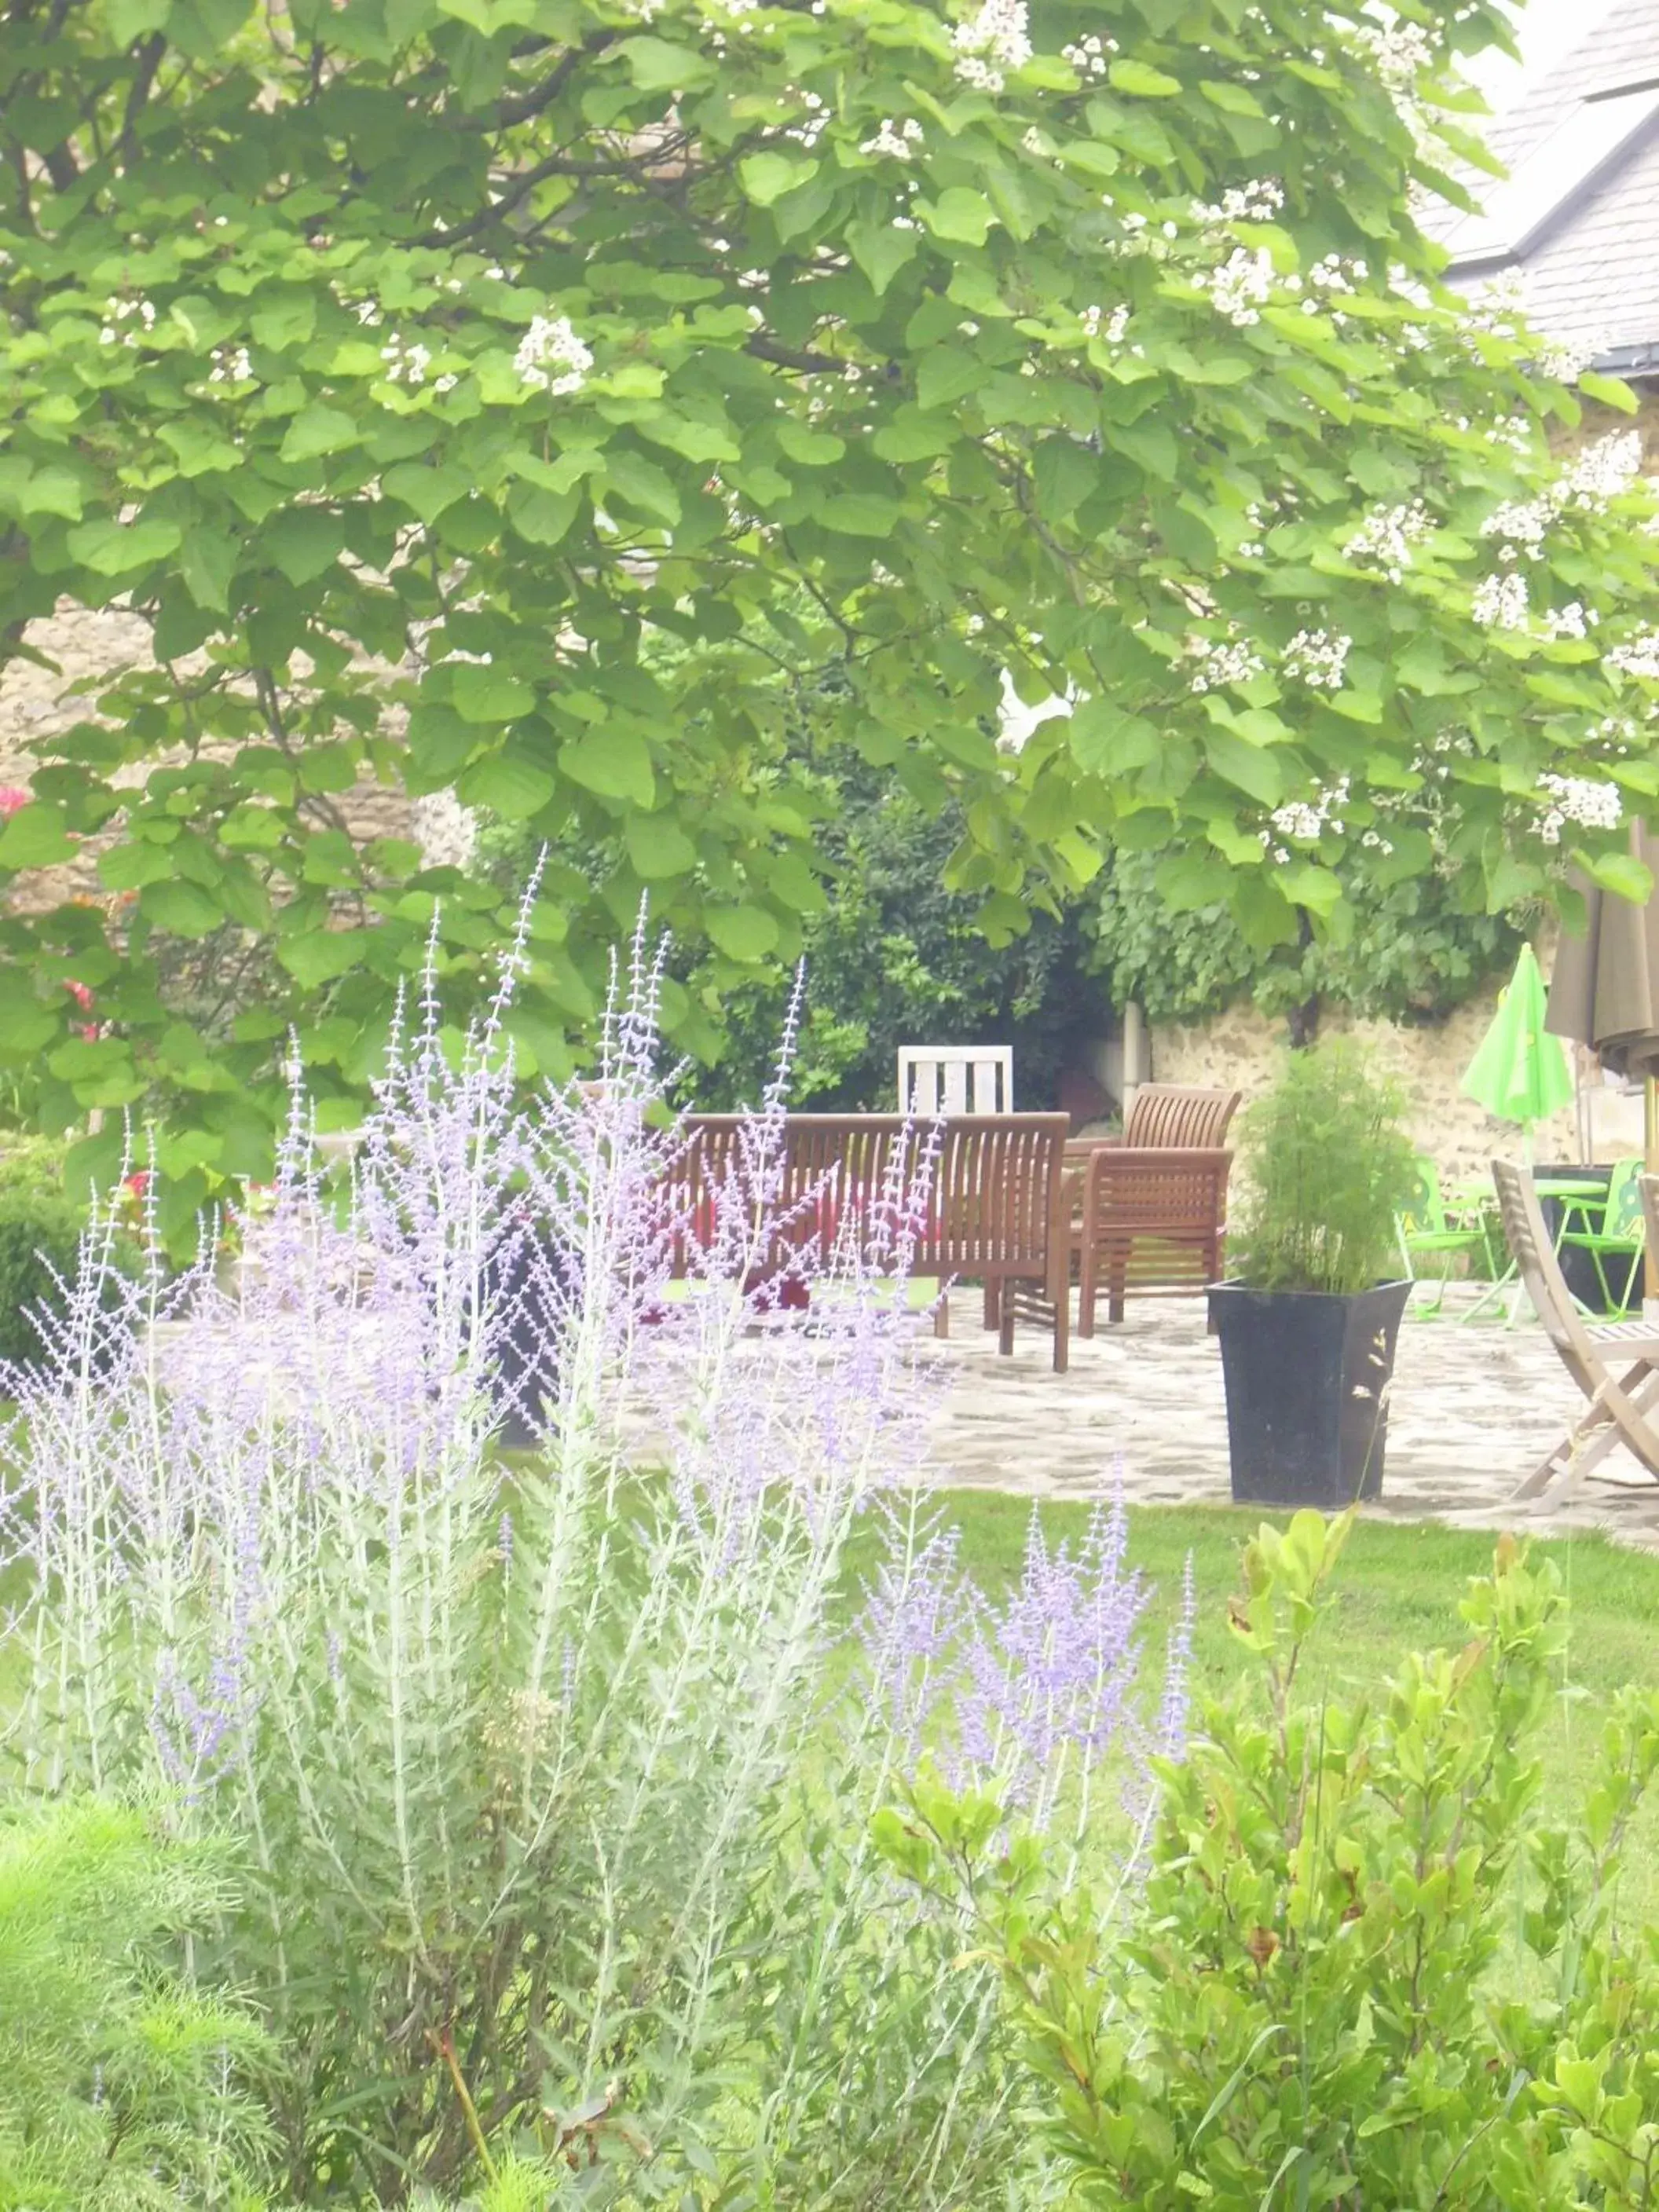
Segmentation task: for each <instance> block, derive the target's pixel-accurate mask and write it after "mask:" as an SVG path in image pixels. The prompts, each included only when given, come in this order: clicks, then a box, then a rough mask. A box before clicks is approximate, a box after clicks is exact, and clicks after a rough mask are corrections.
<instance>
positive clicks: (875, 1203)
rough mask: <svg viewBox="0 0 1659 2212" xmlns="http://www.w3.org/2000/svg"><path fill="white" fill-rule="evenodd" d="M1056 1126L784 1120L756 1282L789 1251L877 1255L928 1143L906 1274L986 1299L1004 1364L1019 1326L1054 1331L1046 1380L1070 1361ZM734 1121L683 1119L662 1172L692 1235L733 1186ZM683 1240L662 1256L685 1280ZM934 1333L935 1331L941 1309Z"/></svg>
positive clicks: (972, 1117)
mask: <svg viewBox="0 0 1659 2212" xmlns="http://www.w3.org/2000/svg"><path fill="white" fill-rule="evenodd" d="M1068 1126H1069V1124H1068V1122H1067V1121H1066V1116H1065V1115H1063V1114H995V1115H981V1114H969V1115H953V1116H951V1118H950V1119H948V1120H946V1121H943V1122H940V1123H938V1124H935V1125H933V1127H927V1126H924V1125H922V1124H921V1123H919V1122H917V1121H914V1120H913V1119H912V1118H911V1117H909V1116H908V1115H902V1114H792V1115H789V1116H788V1117H787V1120H786V1121H785V1123H784V1137H783V1151H782V1158H781V1162H780V1164H779V1166H780V1176H779V1182H780V1188H779V1190H778V1193H777V1196H776V1200H775V1213H776V1216H777V1218H778V1219H779V1221H780V1224H781V1230H780V1234H779V1236H778V1237H776V1238H775V1249H773V1250H772V1251H771V1252H769V1254H768V1255H765V1266H764V1268H763V1272H776V1271H778V1270H780V1269H783V1268H787V1262H788V1258H789V1249H788V1248H789V1245H790V1243H791V1241H792V1239H793V1241H796V1242H799V1243H806V1242H808V1241H809V1240H810V1239H811V1237H814V1236H817V1237H823V1239H824V1240H825V1241H826V1242H828V1241H829V1239H831V1238H832V1237H835V1236H836V1235H848V1234H850V1235H853V1236H854V1237H856V1238H857V1239H858V1241H859V1243H860V1246H861V1247H862V1248H863V1249H866V1251H869V1250H872V1249H874V1250H875V1251H876V1252H877V1254H878V1255H879V1253H880V1251H881V1249H882V1248H883V1246H884V1243H888V1242H890V1237H891V1234H892V1231H893V1229H894V1226H895V1225H894V1224H892V1223H891V1222H890V1221H889V1220H887V1219H886V1218H884V1209H885V1207H886V1206H887V1204H888V1201H889V1199H890V1194H891V1193H893V1192H894V1191H895V1190H902V1189H906V1188H909V1187H911V1186H912V1185H913V1184H914V1182H915V1175H916V1170H917V1169H918V1167H919V1165H920V1163H921V1159H922V1158H923V1157H924V1155H925V1153H926V1152H927V1151H928V1150H929V1149H930V1148H932V1147H933V1146H934V1145H935V1143H937V1147H938V1150H937V1158H936V1159H935V1161H934V1164H933V1171H932V1176H931V1183H930V1188H929V1194H928V1200H927V1208H926V1215H925V1218H921V1219H918V1220H915V1221H913V1222H911V1223H909V1224H908V1229H909V1231H910V1233H911V1234H912V1235H913V1237H914V1240H915V1242H914V1248H913V1251H912V1255H911V1261H910V1265H911V1268H912V1271H913V1273H915V1274H917V1275H921V1276H937V1277H938V1278H939V1280H940V1281H941V1282H942V1283H943V1282H948V1281H951V1279H959V1278H964V1277H965V1278H968V1279H973V1280H976V1281H979V1282H981V1283H982V1284H983V1285H984V1286H985V1315H986V1322H987V1327H991V1328H995V1329H996V1330H997V1332H998V1338H999V1343H1000V1349H1001V1350H1002V1351H1003V1352H1012V1350H1013V1343H1014V1328H1015V1323H1016V1320H1017V1319H1019V1318H1025V1317H1031V1316H1041V1317H1042V1320H1043V1322H1045V1324H1046V1325H1047V1326H1049V1327H1051V1328H1053V1330H1054V1370H1055V1372H1056V1373H1057V1374H1064V1373H1065V1371H1066V1364H1067V1359H1068V1356H1069V1349H1070V1346H1069V1337H1070V1304H1071V1302H1070V1297H1069V1293H1068V1286H1067V1282H1066V1261H1067V1239H1066V1225H1067V1224H1066V1181H1065V1175H1064V1164H1065V1142H1066V1129H1067V1127H1068ZM749 1127H750V1124H749V1123H748V1122H747V1121H745V1120H744V1117H743V1116H742V1115H735V1114H694V1115H690V1117H689V1119H688V1121H687V1123H686V1143H685V1146H684V1152H683V1153H682V1154H681V1156H680V1158H679V1160H678V1163H677V1164H676V1168H675V1170H674V1176H675V1188H674V1189H673V1191H672V1194H671V1199H672V1205H673V1210H674V1215H675V1218H676V1219H677V1220H679V1221H681V1222H683V1223H690V1224H692V1225H694V1226H696V1225H701V1224H702V1222H703V1221H705V1220H706V1219H707V1218H708V1217H709V1215H710V1214H711V1213H712V1208H713V1202H714V1193H715V1191H716V1190H717V1189H718V1188H720V1185H721V1182H723V1180H725V1179H726V1178H727V1177H729V1176H732V1175H734V1174H738V1173H740V1172H741V1167H742V1162H743V1157H744V1153H743V1147H744V1133H745V1131H746V1130H747V1129H748V1128H749ZM688 1256H689V1255H688V1254H687V1251H686V1249H685V1240H684V1238H682V1239H681V1242H680V1243H679V1245H678V1247H677V1249H675V1251H674V1252H673V1254H672V1255H671V1262H672V1265H673V1267H674V1271H675V1273H680V1274H683V1273H684V1272H685V1267H686V1263H687V1259H688ZM946 1326H948V1324H947V1322H946V1319H945V1308H944V1306H943V1304H941V1306H940V1309H939V1328H940V1333H941V1334H944V1333H945V1328H946Z"/></svg>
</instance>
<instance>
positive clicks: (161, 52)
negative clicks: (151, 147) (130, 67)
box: [121, 31, 167, 157]
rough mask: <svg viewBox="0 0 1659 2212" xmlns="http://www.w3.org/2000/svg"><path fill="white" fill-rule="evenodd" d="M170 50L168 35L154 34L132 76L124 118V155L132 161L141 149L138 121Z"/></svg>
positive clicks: (140, 54)
mask: <svg viewBox="0 0 1659 2212" xmlns="http://www.w3.org/2000/svg"><path fill="white" fill-rule="evenodd" d="M166 53H167V33H165V32H163V31H156V32H154V33H152V34H151V35H150V37H149V38H148V39H146V40H145V41H144V43H143V46H140V47H139V49H138V66H137V69H135V70H134V71H133V73H132V84H131V88H130V89H129V91H128V93H127V104H126V108H125V112H124V113H123V115H122V117H121V151H122V152H123V153H124V154H125V155H128V156H129V157H131V155H132V154H133V153H135V152H136V151H137V125H138V118H139V117H140V116H141V115H142V114H143V112H144V109H145V108H146V107H147V106H149V95H150V92H151V89H152V88H153V87H154V85H155V78H156V73H157V71H158V70H160V69H161V62H162V58H163V57H164V56H165V55H166Z"/></svg>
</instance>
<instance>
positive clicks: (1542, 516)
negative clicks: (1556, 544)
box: [1480, 498, 1555, 562]
mask: <svg viewBox="0 0 1659 2212" xmlns="http://www.w3.org/2000/svg"><path fill="white" fill-rule="evenodd" d="M1554 519H1555V509H1554V507H1553V505H1552V504H1551V502H1550V501H1549V500H1548V499H1547V498H1540V499H1526V500H1520V499H1516V500H1506V501H1504V505H1503V506H1502V507H1494V508H1493V509H1492V513H1490V514H1489V515H1488V516H1487V517H1486V520H1485V521H1484V522H1483V523H1482V524H1481V526H1480V535H1481V536H1482V537H1483V538H1498V539H1500V540H1501V541H1502V542H1501V544H1499V546H1498V559H1499V560H1500V561H1507V562H1512V561H1518V560H1519V559H1520V558H1521V556H1522V555H1523V554H1524V555H1525V556H1526V557H1527V559H1528V561H1536V560H1537V559H1538V558H1539V556H1541V553H1542V552H1543V550H1544V541H1545V539H1546V538H1547V537H1548V535H1549V527H1550V524H1551V523H1552V522H1553V520H1554Z"/></svg>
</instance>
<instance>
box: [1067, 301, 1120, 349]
mask: <svg viewBox="0 0 1659 2212" xmlns="http://www.w3.org/2000/svg"><path fill="white" fill-rule="evenodd" d="M1079 320H1080V321H1081V323H1082V325H1083V329H1084V333H1085V336H1086V337H1091V338H1103V339H1104V340H1105V341H1106V343H1107V344H1108V345H1121V344H1122V343H1123V333H1124V332H1125V331H1127V329H1128V327H1129V303H1128V301H1127V300H1120V301H1118V303H1117V305H1116V307H1114V308H1113V309H1112V312H1111V313H1110V314H1108V313H1107V312H1106V310H1105V308H1104V307H1085V308H1084V310H1083V312H1082V314H1081V316H1080V317H1079Z"/></svg>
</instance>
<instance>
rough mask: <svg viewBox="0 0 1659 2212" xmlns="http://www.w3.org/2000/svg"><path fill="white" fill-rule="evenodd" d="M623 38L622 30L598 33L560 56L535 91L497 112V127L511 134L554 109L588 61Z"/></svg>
mask: <svg viewBox="0 0 1659 2212" xmlns="http://www.w3.org/2000/svg"><path fill="white" fill-rule="evenodd" d="M621 36H622V33H621V32H620V31H595V32H593V33H592V35H591V36H590V37H588V38H586V39H584V40H582V42H581V44H580V46H572V47H571V48H570V50H569V52H568V53H566V54H563V55H562V56H561V57H560V58H559V60H558V61H557V62H556V63H555V64H554V66H553V67H552V68H551V69H550V70H549V71H548V73H547V75H546V76H544V78H543V79H542V81H541V82H540V83H539V84H538V85H537V86H536V87H535V88H534V89H533V90H532V91H530V92H526V93H521V94H520V95H519V97H518V99H517V100H503V101H502V102H501V106H499V107H498V108H497V109H496V111H495V128H496V129H497V130H498V131H511V130H512V129H513V127H514V126H515V125H518V124H520V123H528V122H529V120H530V118H532V116H533V115H539V114H540V113H541V112H542V110H543V109H544V107H551V106H552V105H553V103H554V101H555V100H556V99H557V98H558V96H559V94H561V93H562V91H563V90H564V88H565V87H566V85H568V83H569V82H570V80H571V78H572V77H573V76H574V75H575V73H576V71H577V70H579V69H580V67H581V65H582V64H583V63H584V62H585V61H591V60H592V58H593V57H594V56H595V55H596V54H602V53H603V52H605V48H606V47H607V46H615V44H616V42H617V40H618V39H619V38H620V37H621Z"/></svg>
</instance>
